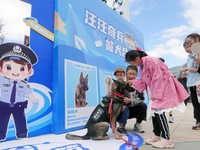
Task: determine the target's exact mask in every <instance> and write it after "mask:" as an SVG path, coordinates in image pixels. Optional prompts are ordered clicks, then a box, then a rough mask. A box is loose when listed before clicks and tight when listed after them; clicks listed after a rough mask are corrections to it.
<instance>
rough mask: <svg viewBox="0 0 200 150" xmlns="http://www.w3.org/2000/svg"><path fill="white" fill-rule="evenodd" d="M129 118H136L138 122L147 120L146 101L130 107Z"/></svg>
mask: <svg viewBox="0 0 200 150" xmlns="http://www.w3.org/2000/svg"><path fill="white" fill-rule="evenodd" d="M128 109H129V117H128V118H129V119H132V118H136V121H137V123H141V122H142V120H146V115H147V105H146V104H145V103H139V104H138V105H136V106H133V107H128Z"/></svg>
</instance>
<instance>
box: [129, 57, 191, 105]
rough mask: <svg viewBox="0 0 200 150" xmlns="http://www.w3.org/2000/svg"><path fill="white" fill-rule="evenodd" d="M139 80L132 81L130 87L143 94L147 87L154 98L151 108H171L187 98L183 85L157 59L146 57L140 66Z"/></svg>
mask: <svg viewBox="0 0 200 150" xmlns="http://www.w3.org/2000/svg"><path fill="white" fill-rule="evenodd" d="M140 74H141V78H140V79H136V80H133V81H132V85H133V86H134V87H135V88H136V89H137V90H138V91H139V92H143V91H144V90H145V89H146V88H147V86H149V88H150V90H151V96H152V97H153V98H154V100H153V101H152V106H151V108H153V109H166V108H173V107H175V106H177V105H179V104H180V103H181V102H183V101H184V100H185V99H186V98H188V97H189V94H188V93H187V91H186V90H185V89H184V87H183V85H182V84H181V83H180V82H179V81H178V80H177V79H176V78H174V76H173V75H172V73H171V72H170V71H169V69H168V67H167V65H165V64H164V63H162V62H161V61H160V60H159V59H157V58H154V57H151V56H146V57H143V58H142V63H141V64H140Z"/></svg>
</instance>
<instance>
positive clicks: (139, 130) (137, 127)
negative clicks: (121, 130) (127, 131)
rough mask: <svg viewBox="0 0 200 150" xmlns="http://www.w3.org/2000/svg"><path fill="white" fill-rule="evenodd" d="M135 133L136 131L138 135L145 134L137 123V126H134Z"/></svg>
mask: <svg viewBox="0 0 200 150" xmlns="http://www.w3.org/2000/svg"><path fill="white" fill-rule="evenodd" d="M133 131H136V132H138V133H144V130H143V129H142V127H141V125H140V123H136V124H135V125H134V128H133Z"/></svg>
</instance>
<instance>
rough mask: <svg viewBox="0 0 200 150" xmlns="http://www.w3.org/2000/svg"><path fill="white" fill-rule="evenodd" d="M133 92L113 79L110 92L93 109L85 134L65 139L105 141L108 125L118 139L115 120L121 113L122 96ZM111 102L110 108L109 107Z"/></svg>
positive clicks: (122, 82)
mask: <svg viewBox="0 0 200 150" xmlns="http://www.w3.org/2000/svg"><path fill="white" fill-rule="evenodd" d="M133 91H134V89H133V88H132V87H131V86H129V84H128V83H126V82H125V81H117V80H114V79H113V83H112V89H111V92H109V93H108V94H107V95H106V96H104V97H103V100H102V101H101V103H100V104H99V105H98V106H97V107H96V108H95V109H94V111H93V112H92V114H91V115H90V117H89V119H88V122H87V124H86V125H85V128H87V133H86V134H85V135H84V136H79V135H73V134H66V136H65V138H66V139H68V140H88V139H90V138H92V139H93V140H107V139H109V137H108V135H107V134H106V133H107V132H108V130H109V123H110V124H111V126H112V131H113V133H114V135H115V138H116V139H119V138H120V137H121V135H119V133H117V132H116V128H115V127H116V118H117V116H118V115H119V114H120V113H121V111H122V107H123V96H124V94H125V93H126V92H133ZM111 100H112V105H111V106H112V107H109V106H110V102H111ZM111 109H112V110H111ZM109 110H111V112H112V113H111V114H109ZM110 115H111V117H110Z"/></svg>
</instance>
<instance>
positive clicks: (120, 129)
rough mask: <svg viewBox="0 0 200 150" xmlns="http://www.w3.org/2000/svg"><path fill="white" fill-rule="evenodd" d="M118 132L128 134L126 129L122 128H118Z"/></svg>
mask: <svg viewBox="0 0 200 150" xmlns="http://www.w3.org/2000/svg"><path fill="white" fill-rule="evenodd" d="M117 132H119V133H121V134H127V131H126V129H125V128H120V127H118V128H117Z"/></svg>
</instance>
